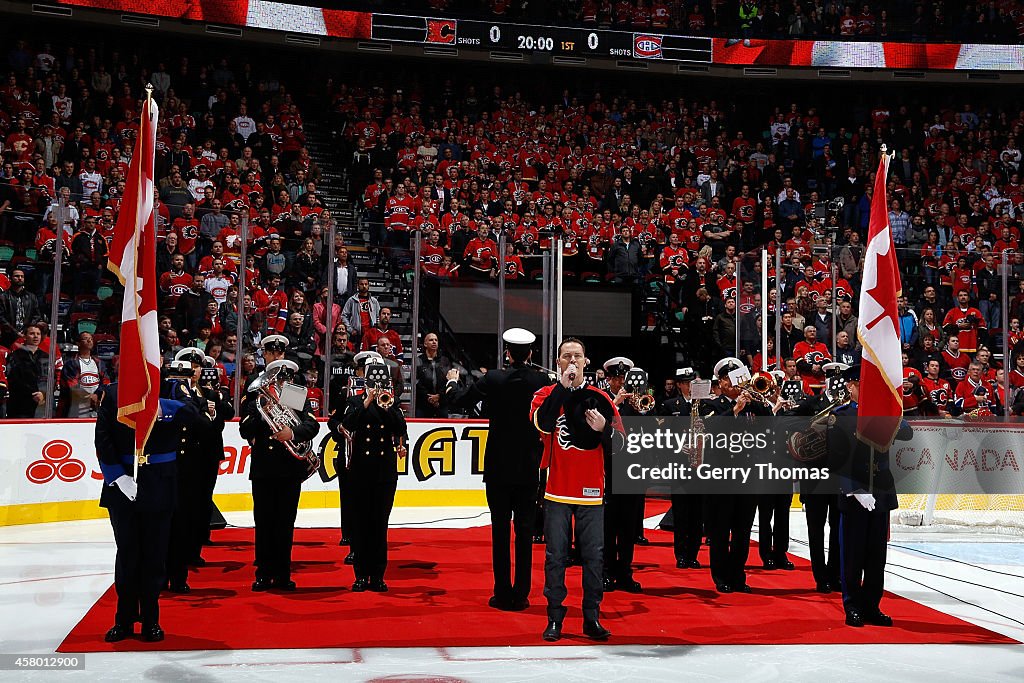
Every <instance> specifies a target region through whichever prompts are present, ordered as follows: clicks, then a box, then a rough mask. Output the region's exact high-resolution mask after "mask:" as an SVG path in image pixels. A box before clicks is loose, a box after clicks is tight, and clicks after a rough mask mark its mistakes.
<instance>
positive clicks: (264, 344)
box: [260, 334, 288, 351]
mask: <svg viewBox="0 0 1024 683" xmlns="http://www.w3.org/2000/svg"><path fill="white" fill-rule="evenodd" d="M270 346H280V347H281V350H284V349H287V348H288V338H287V337H285V336H284V335H282V334H272V335H270V336H267V337H264V338H263V341H261V342H260V348H262V349H263V350H264V351H266V350H267V348H268V347H270Z"/></svg>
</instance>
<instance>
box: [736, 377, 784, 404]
mask: <svg viewBox="0 0 1024 683" xmlns="http://www.w3.org/2000/svg"><path fill="white" fill-rule="evenodd" d="M740 387H741V388H742V389H743V391H745V392H746V393H747V395H748V396H750V397H751V398H752V399H753V400H755V401H757V402H758V403H763V404H764V405H766V406H771V405H773V404H772V400H771V395H772V394H774V393H775V392H776V391H778V388H779V386H778V384H776V382H775V378H774V377H772V376H771V375H770V374H768V373H767V372H758V373H755V374H754V376H753V377H751V378H750V379H747V380H744V381H743V383H742V384H740Z"/></svg>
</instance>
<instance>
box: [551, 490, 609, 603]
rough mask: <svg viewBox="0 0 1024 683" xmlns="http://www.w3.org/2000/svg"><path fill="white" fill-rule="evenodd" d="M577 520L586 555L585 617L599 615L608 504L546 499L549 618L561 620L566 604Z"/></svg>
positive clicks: (579, 541)
mask: <svg viewBox="0 0 1024 683" xmlns="http://www.w3.org/2000/svg"><path fill="white" fill-rule="evenodd" d="M574 519H575V521H576V544H577V548H578V549H579V550H580V553H581V555H582V557H583V618H584V619H586V620H591V619H597V618H598V614H599V611H600V607H601V599H602V598H603V597H604V585H603V583H602V580H601V579H602V577H601V570H602V566H603V564H604V561H603V558H602V553H603V551H604V506H603V505H567V504H565V503H556V502H555V501H552V500H545V501H544V537H545V539H546V541H547V549H546V552H545V555H544V597H546V598H547V599H548V618H549V619H552V620H554V621H557V622H559V623H561V621H562V620H563V619H565V613H566V611H567V610H566V608H565V607H564V606H563V605H562V603H563V602H565V596H566V595H567V594H568V591H567V590H566V588H565V568H566V567H567V566H568V564H569V544H570V542H571V541H572V535H573V520H574Z"/></svg>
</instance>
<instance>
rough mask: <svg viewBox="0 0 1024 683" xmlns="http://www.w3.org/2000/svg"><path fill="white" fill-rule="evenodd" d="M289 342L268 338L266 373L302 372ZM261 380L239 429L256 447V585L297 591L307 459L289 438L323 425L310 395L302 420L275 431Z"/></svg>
mask: <svg viewBox="0 0 1024 683" xmlns="http://www.w3.org/2000/svg"><path fill="white" fill-rule="evenodd" d="M287 344H288V341H287V340H286V339H285V338H284V337H282V336H280V335H276V334H275V335H270V336H269V337H266V338H265V339H264V340H263V342H262V346H263V357H264V359H267V360H268V361H269V362H268V364H267V370H266V372H265V373H264V375H271V374H272V373H275V372H276V373H279V376H280V377H281V378H283V379H284V380H285V381H286V382H288V381H289V380H290V379H291V378H293V377H294V376H295V373H296V372H298V365H296V364H295V363H294V362H292V361H290V360H284V351H285V348H286V347H287ZM262 381H263V376H262V375H261V376H260V377H259V378H257V379H256V380H255V381H254V382H253V383H252V384H251V385H250V386H249V392H248V393H247V394H246V397H245V403H244V404H243V405H242V411H241V412H242V421H241V422H240V423H239V425H238V433H239V434H240V435H241V437H242V438H243V439H245V440H246V441H248V442H249V445H250V446H251V447H252V451H251V457H250V462H251V465H250V470H249V479H250V481H252V505H253V510H252V512H253V518H254V520H255V523H256V581H255V582H254V583H253V584H252V589H253V590H254V591H267V590H270V589H271V588H276V589H279V590H283V591H294V590H295V582H294V581H292V579H291V573H292V541H293V537H294V535H295V517H296V515H297V514H298V507H299V494H300V493H301V492H302V482H303V481H305V480H306V476H307V463H306V462H305V461H304V460H301V459H299V458H296V457H295V456H293V455H292V454H291V453H290V452H289V450H288V446H287V445H286V444H287V443H292V442H302V441H309V440H311V439H312V438H313V437H315V436H316V434H317V432H319V431H320V425H319V424H317V421H316V418H315V417H313V409H312V406H310V404H309V400H308V399H306V400H305V401H304V402H303V403H304V404H303V406H302V408H301V409H298V410H294V413H295V415H296V417H297V420H298V422H297V424H295V426H287V425H286V426H283V427H281V429H279V430H277V431H273V429H272V428H271V427H270V425H268V423H267V422H266V420H265V419H264V418H263V416H262V415H261V414H260V410H259V393H260V388H259V387H260V384H261V382H262ZM302 391H303V392H304V391H305V390H304V388H303V389H302Z"/></svg>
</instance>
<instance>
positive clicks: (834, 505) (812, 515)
mask: <svg viewBox="0 0 1024 683" xmlns="http://www.w3.org/2000/svg"><path fill="white" fill-rule="evenodd" d="M800 500H801V501H802V502H803V504H804V512H805V513H806V515H807V546H808V549H809V550H810V554H811V571H812V572H813V574H814V582H815V583H830V584H835V585H837V586H838V585H839V501H837V500H836V496H835V495H834V494H833V495H830V494H825V493H811V494H806V495H802V496H800ZM825 524H828V560H826V559H825Z"/></svg>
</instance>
